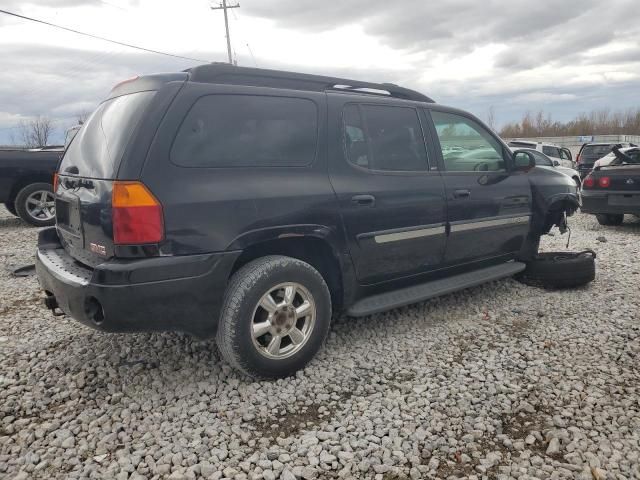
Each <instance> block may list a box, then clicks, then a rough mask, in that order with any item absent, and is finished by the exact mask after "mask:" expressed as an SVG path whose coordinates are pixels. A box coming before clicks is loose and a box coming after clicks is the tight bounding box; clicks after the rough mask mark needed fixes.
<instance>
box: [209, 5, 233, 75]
mask: <svg viewBox="0 0 640 480" xmlns="http://www.w3.org/2000/svg"><path fill="white" fill-rule="evenodd" d="M230 8H240V4H239V3H236V4H235V5H227V0H222V3H221V4H220V6H219V7H211V10H222V11H223V12H224V28H225V30H226V32H227V55H228V56H229V63H230V64H233V58H232V57H231V38H230V37H229V17H228V16H227V10H228V9H230Z"/></svg>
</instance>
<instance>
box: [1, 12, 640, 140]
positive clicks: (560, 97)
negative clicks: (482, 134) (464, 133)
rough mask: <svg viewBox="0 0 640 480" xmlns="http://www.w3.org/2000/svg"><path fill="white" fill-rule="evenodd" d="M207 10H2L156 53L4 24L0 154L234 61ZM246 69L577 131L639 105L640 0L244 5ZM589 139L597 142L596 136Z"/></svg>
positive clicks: (237, 18) (240, 46)
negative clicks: (354, 85) (364, 83)
mask: <svg viewBox="0 0 640 480" xmlns="http://www.w3.org/2000/svg"><path fill="white" fill-rule="evenodd" d="M217 3H219V2H216V1H213V2H209V1H207V0H182V1H176V0H172V1H168V0H48V1H35V0H34V1H29V0H3V1H2V3H1V4H0V8H1V9H4V10H8V11H11V12H15V13H19V14H22V15H26V16H30V17H34V18H37V19H41V20H45V21H48V22H51V23H56V24H59V25H63V26H66V27H69V28H73V29H76V30H81V31H84V32H88V33H92V34H94V35H99V36H103V37H108V38H111V39H114V40H118V41H120V42H125V43H130V44H135V45H139V46H141V47H145V48H149V49H154V50H160V51H164V52H168V53H172V54H176V55H182V56H187V57H193V58H195V59H198V60H201V61H191V60H181V59H176V58H171V57H167V56H162V55H156V54H151V53H145V52H141V51H137V50H134V49H130V48H127V47H124V46H119V45H115V44H112V43H108V42H104V41H101V40H95V39H90V38H87V37H83V36H80V35H76V34H73V33H70V32H64V31H61V30H58V29H55V28H52V27H48V26H44V25H41V24H37V23H33V22H28V21H25V20H21V19H18V18H15V17H10V16H7V15H5V14H0V47H1V48H2V69H1V70H0V144H7V143H11V135H12V134H13V135H14V136H15V135H16V133H17V130H16V128H15V127H16V125H17V124H18V123H19V122H20V121H21V120H28V119H30V118H33V117H34V116H37V115H45V116H48V117H51V118H53V119H54V120H55V125H56V127H57V131H58V135H57V137H58V138H60V136H61V132H62V131H63V130H64V129H65V128H67V127H68V126H71V125H73V124H74V123H75V118H76V117H77V115H78V114H82V113H83V112H87V111H91V110H93V109H94V108H95V106H96V105H97V104H98V103H99V102H100V101H101V99H102V98H104V97H105V96H106V95H107V93H108V92H109V90H110V89H111V87H112V86H113V85H114V84H115V83H117V82H118V81H120V80H123V79H126V78H129V77H131V76H133V75H136V74H141V73H150V72H158V71H176V70H181V69H184V68H188V67H190V66H193V65H195V64H198V63H203V62H205V61H225V60H226V43H225V38H224V22H223V17H222V12H221V11H212V10H210V9H209V6H210V5H212V4H217ZM240 3H241V8H238V9H234V10H231V11H230V13H229V18H230V28H231V38H232V43H233V49H234V51H235V55H236V58H237V61H238V64H239V65H244V66H258V67H264V68H280V69H291V70H297V71H302V72H310V73H321V74H329V75H336V76H345V77H348V78H355V79H363V80H370V81H379V82H383V81H390V82H394V83H398V84H401V85H404V86H408V87H411V88H414V89H417V90H420V91H423V92H424V93H426V94H428V95H429V96H431V97H432V98H434V99H435V100H436V101H438V102H439V103H444V104H448V105H453V106H457V107H461V108H464V109H467V110H470V111H472V112H473V113H475V114H476V115H478V116H480V117H481V118H484V119H486V118H487V115H488V112H489V109H490V108H491V107H493V110H494V115H495V118H496V123H497V126H500V125H502V124H504V123H506V122H509V121H513V120H516V119H518V118H520V116H521V115H522V114H523V113H524V112H525V111H527V110H530V111H538V110H544V111H545V112H548V113H551V114H552V116H553V118H554V119H558V120H567V119H570V118H572V117H573V116H575V115H576V114H578V113H580V112H585V111H590V110H593V109H600V108H607V107H608V108H611V109H613V110H618V109H626V108H630V107H634V108H635V107H639V106H640V22H638V21H637V18H638V14H637V0H609V1H607V2H604V1H602V0H600V1H593V0H537V1H535V2H534V1H531V0H484V1H477V0H430V1H427V0H396V1H389V0H340V1H326V0H325V1H324V2H323V1H318V0H241V2H240ZM585 133H588V132H585Z"/></svg>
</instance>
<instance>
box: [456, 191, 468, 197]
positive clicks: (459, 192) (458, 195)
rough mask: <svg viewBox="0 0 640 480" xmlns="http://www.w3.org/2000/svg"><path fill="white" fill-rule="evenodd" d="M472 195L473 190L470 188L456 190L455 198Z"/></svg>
mask: <svg viewBox="0 0 640 480" xmlns="http://www.w3.org/2000/svg"><path fill="white" fill-rule="evenodd" d="M470 196H471V192H470V191H469V190H454V191H453V198H469V197H470Z"/></svg>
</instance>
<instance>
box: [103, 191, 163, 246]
mask: <svg viewBox="0 0 640 480" xmlns="http://www.w3.org/2000/svg"><path fill="white" fill-rule="evenodd" d="M111 204H112V207H113V214H112V219H113V243H115V244H116V245H140V244H145V243H158V242H160V240H162V239H163V238H164V221H163V219H162V205H161V204H160V202H159V201H158V200H157V199H156V197H154V196H153V194H152V193H151V192H150V191H149V190H148V189H147V187H145V186H144V185H143V184H142V183H140V182H120V181H116V182H114V183H113V193H112V197H111Z"/></svg>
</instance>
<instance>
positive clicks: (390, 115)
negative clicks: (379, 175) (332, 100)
mask: <svg viewBox="0 0 640 480" xmlns="http://www.w3.org/2000/svg"><path fill="white" fill-rule="evenodd" d="M343 122H344V140H345V150H346V154H347V159H348V160H349V162H350V163H352V164H354V165H357V166H359V167H362V168H367V169H370V170H381V171H425V170H427V169H428V162H427V151H426V147H425V144H424V138H423V136H422V129H421V127H420V121H419V119H418V112H417V111H416V110H415V109H413V108H407V107H395V106H385V105H354V104H352V105H347V106H346V107H345V109H344V113H343Z"/></svg>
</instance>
